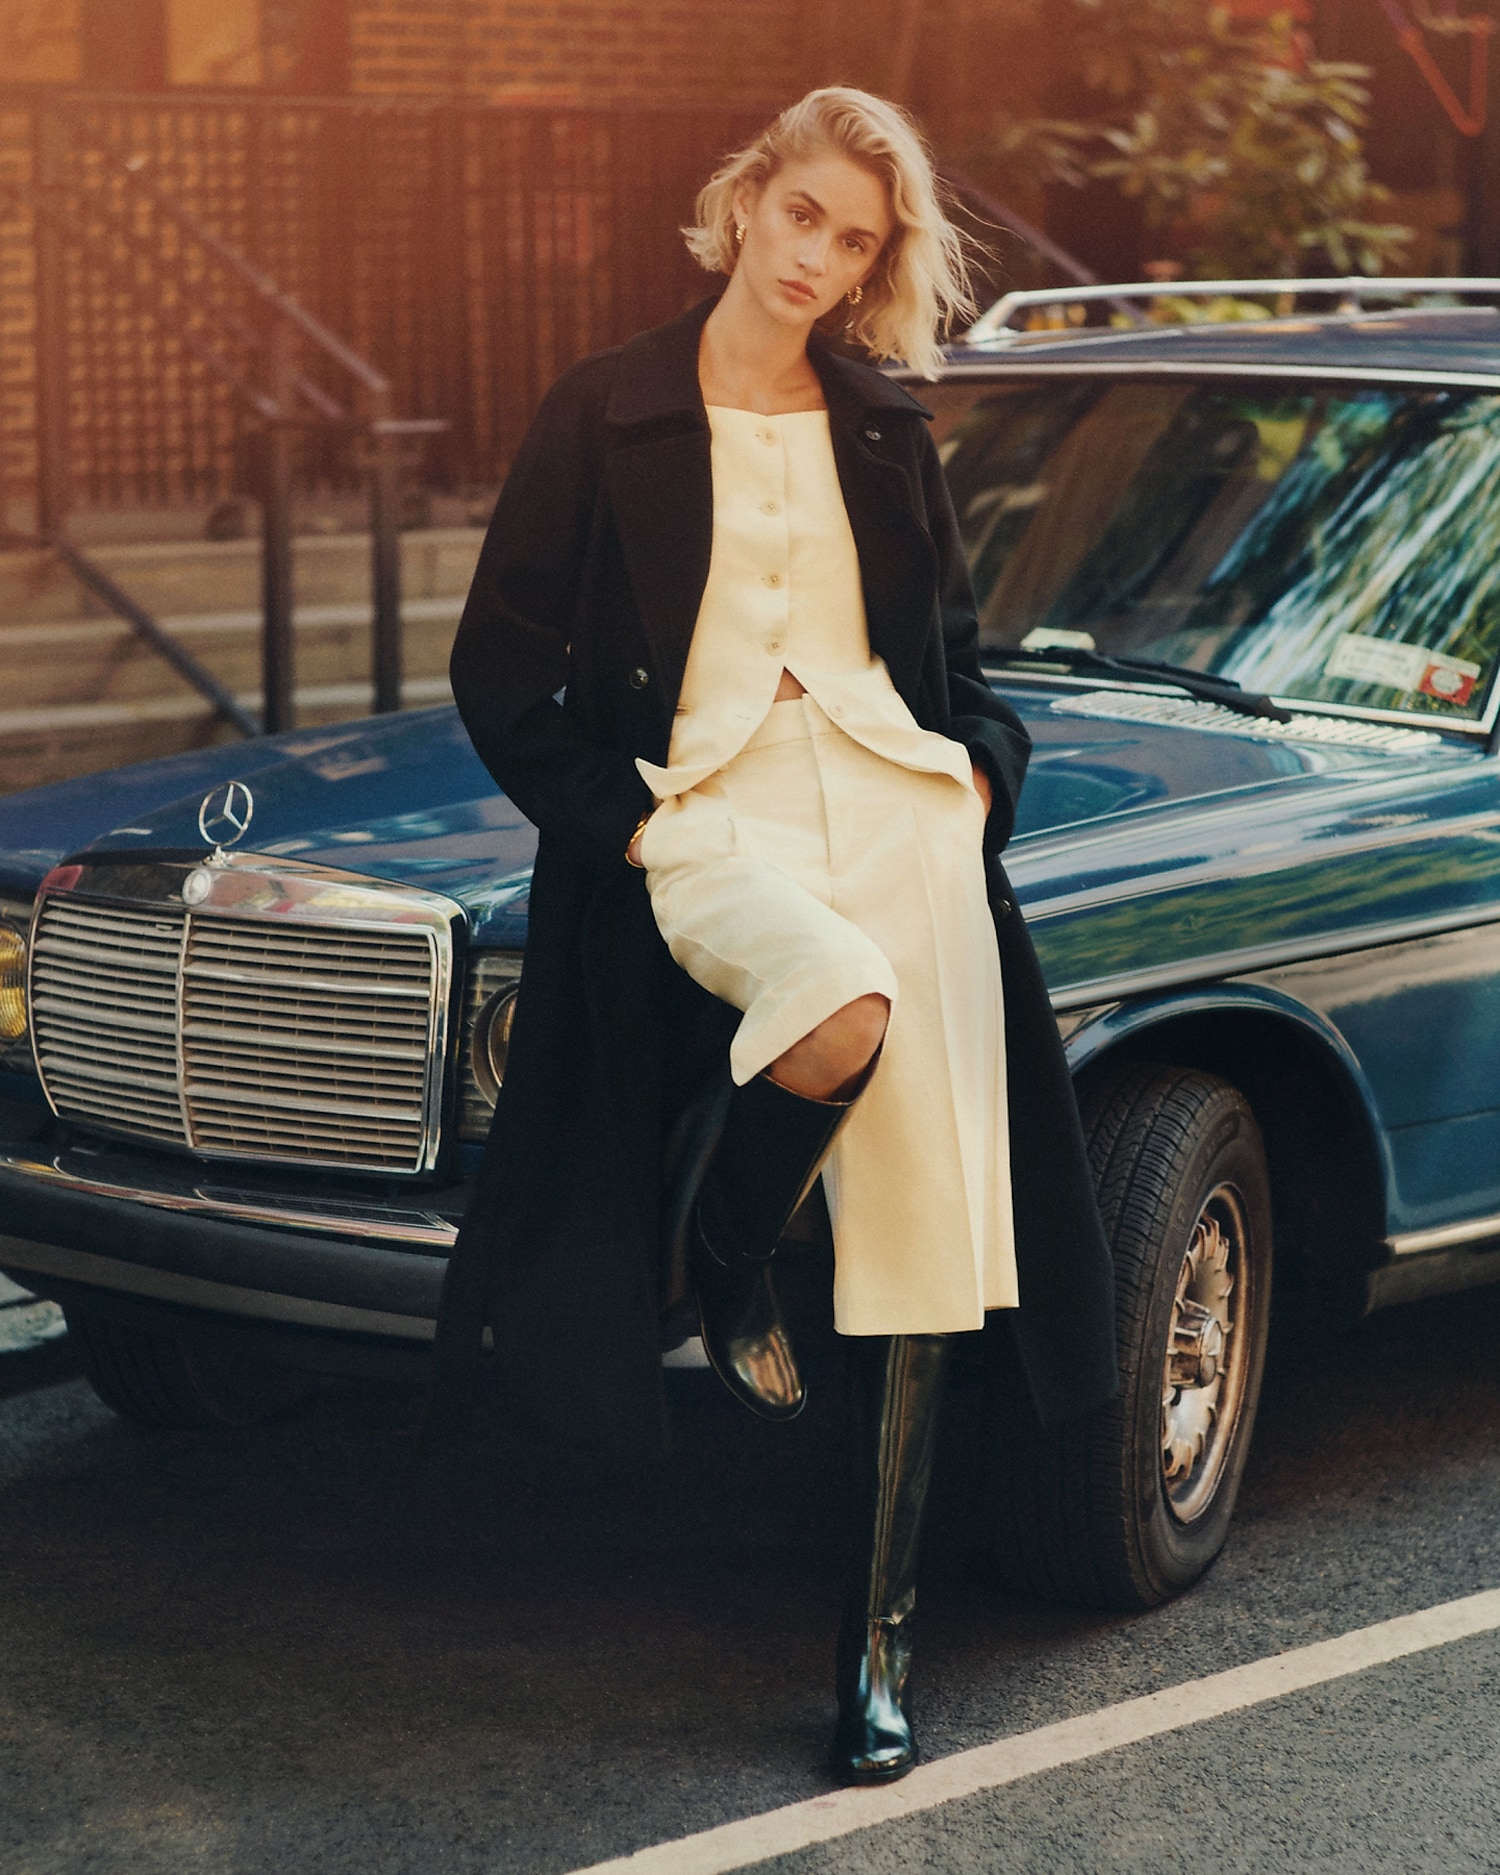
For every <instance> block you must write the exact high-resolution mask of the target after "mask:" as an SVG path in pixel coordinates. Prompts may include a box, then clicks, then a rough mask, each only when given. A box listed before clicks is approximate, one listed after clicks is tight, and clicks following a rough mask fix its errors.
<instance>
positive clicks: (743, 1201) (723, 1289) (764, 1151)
mask: <svg viewBox="0 0 1500 1875" xmlns="http://www.w3.org/2000/svg"><path fill="white" fill-rule="evenodd" d="M874 1070H875V1063H874V1061H871V1063H870V1065H869V1066H868V1067H867V1068H866V1069H865V1070H864V1072H863V1073H862V1074H861V1075H860V1077H859V1079H858V1082H857V1083H856V1085H854V1086H853V1087H852V1088H848V1089H845V1090H844V1091H843V1093H842V1094H841V1096H840V1098H839V1099H837V1100H813V1099H810V1098H808V1097H807V1096H806V1095H803V1094H794V1093H793V1092H792V1091H791V1089H790V1088H786V1087H782V1086H781V1085H780V1083H779V1082H777V1081H773V1080H771V1079H770V1077H769V1076H768V1075H765V1074H758V1075H756V1076H755V1078H754V1079H753V1080H750V1081H747V1082H746V1083H745V1085H744V1086H743V1087H733V1086H727V1087H726V1086H725V1085H723V1084H721V1086H720V1087H719V1089H718V1090H717V1092H716V1094H715V1095H712V1096H710V1097H709V1098H708V1099H707V1100H706V1101H705V1102H704V1103H703V1105H702V1107H701V1109H700V1115H699V1119H698V1123H697V1125H696V1127H695V1128H694V1136H693V1138H692V1141H691V1143H690V1144H689V1145H688V1147H687V1148H686V1149H685V1150H684V1152H683V1155H682V1158H681V1161H680V1163H679V1165H678V1167H677V1168H676V1172H675V1176H674V1178H673V1180H672V1199H671V1202H670V1205H669V1212H668V1239H669V1248H668V1256H669V1257H670V1258H673V1259H674V1260H676V1259H681V1260H682V1261H684V1262H685V1264H686V1267H687V1269H688V1270H689V1271H690V1272H691V1276H692V1280H693V1285H694V1287H695V1289H696V1291H697V1296H698V1318H699V1324H700V1327H701V1330H702V1335H703V1347H704V1351H705V1352H706V1353H707V1355H708V1358H709V1361H710V1363H711V1365H712V1366H713V1369H714V1371H715V1372H716V1373H717V1374H718V1376H719V1378H720V1379H721V1380H722V1381H723V1382H724V1384H725V1386H726V1387H728V1389H729V1391H730V1392H731V1393H732V1394H734V1396H735V1398H736V1399H738V1400H741V1401H743V1403H744V1404H745V1405H746V1406H748V1407H749V1408H750V1409H751V1411H752V1412H755V1413H759V1414H760V1415H761V1416H762V1417H763V1418H766V1419H792V1418H794V1417H795V1416H796V1415H797V1414H798V1413H800V1412H801V1410H802V1406H803V1402H804V1400H805V1398H806V1393H805V1391H804V1388H803V1385H802V1376H801V1374H800V1373H799V1371H798V1368H797V1361H796V1357H795V1355H794V1354H793V1352H792V1344H791V1338H790V1336H789V1335H788V1333H787V1327H786V1322H785V1319H784V1318H783V1316H782V1313H781V1305H780V1303H779V1301H778V1300H777V1296H776V1288H775V1285H774V1283H773V1282H772V1280H771V1271H770V1267H769V1266H770V1261H771V1258H772V1257H773V1255H774V1254H775V1251H776V1245H777V1244H778V1242H779V1241H780V1239H781V1235H782V1232H783V1231H784V1230H785V1229H786V1227H787V1225H788V1224H789V1223H790V1222H791V1220H792V1217H793V1214H794V1213H795V1212H796V1210H797V1208H798V1206H799V1205H800V1204H801V1203H802V1201H803V1199H804V1198H806V1196H807V1194H808V1193H809V1192H810V1191H811V1190H812V1187H813V1182H814V1180H815V1179H816V1178H817V1177H818V1174H819V1173H820V1172H821V1171H822V1169H823V1165H824V1162H825V1161H826V1160H827V1158H828V1155H829V1153H830V1152H831V1151H832V1150H833V1143H834V1141H835V1139H836V1138H837V1137H838V1133H839V1129H840V1127H842V1126H843V1124H844V1122H845V1120H847V1119H848V1117H849V1114H850V1111H851V1110H852V1108H853V1106H854V1102H855V1101H856V1100H857V1099H858V1098H859V1095H860V1094H861V1093H863V1091H864V1089H865V1087H866V1086H867V1085H868V1084H869V1079H870V1076H871V1074H873V1073H874ZM726 1080H727V1074H726Z"/></svg>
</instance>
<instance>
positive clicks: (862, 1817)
mask: <svg viewBox="0 0 1500 1875" xmlns="http://www.w3.org/2000/svg"><path fill="white" fill-rule="evenodd" d="M1496 1628H1500V1589H1488V1590H1486V1591H1485V1592H1484V1593H1483V1594H1481V1595H1467V1596H1464V1597H1463V1598H1462V1600H1459V1601H1453V1602H1440V1603H1439V1604H1438V1606H1437V1607H1436V1608H1424V1609H1422V1610H1420V1611H1419V1612H1418V1613H1417V1614H1414V1615H1398V1616H1397V1617H1396V1619H1395V1620H1393V1621H1380V1622H1377V1623H1376V1624H1375V1625H1374V1626H1373V1627H1368V1628H1356V1629H1355V1630H1354V1632H1353V1633H1352V1634H1341V1635H1340V1636H1339V1637H1338V1638H1337V1639H1336V1640H1332V1641H1315V1642H1314V1643H1313V1644H1312V1645H1311V1646H1309V1647H1294V1648H1292V1649H1290V1650H1289V1651H1288V1652H1287V1653H1284V1654H1272V1655H1271V1656H1270V1657H1269V1658H1267V1659H1265V1660H1252V1661H1250V1662H1249V1663H1248V1664H1247V1665H1245V1666H1243V1667H1231V1668H1230V1669H1229V1670H1228V1671H1227V1672H1224V1673H1211V1674H1209V1675H1208V1677H1207V1678H1206V1679H1202V1680H1189V1681H1187V1682H1186V1683H1185V1684H1183V1685H1181V1686H1169V1687H1166V1688H1164V1689H1163V1691H1161V1692H1159V1693H1148V1694H1147V1695H1146V1696H1145V1698H1143V1699H1127V1700H1123V1701H1122V1702H1121V1703H1120V1704H1119V1705H1117V1706H1105V1707H1103V1708H1101V1710H1100V1711H1098V1712H1088V1713H1084V1714H1083V1715H1082V1716H1081V1717H1079V1718H1076V1719H1063V1720H1061V1721H1059V1723H1057V1724H1056V1725H1043V1726H1039V1727H1038V1728H1037V1730H1036V1731H1034V1732H1021V1733H1018V1734H1017V1735H1016V1736H1015V1737H1013V1738H1002V1739H998V1740H997V1741H996V1742H995V1743H994V1744H993V1745H979V1746H976V1747H975V1748H974V1749H973V1750H972V1751H959V1752H955V1753H954V1754H953V1756H952V1757H949V1758H940V1759H938V1760H937V1762H936V1763H934V1764H925V1765H919V1766H918V1768H917V1769H916V1770H915V1771H913V1772H912V1773H911V1775H910V1776H909V1777H906V1778H903V1779H902V1780H901V1782H900V1783H898V1784H891V1785H887V1786H886V1787H885V1788H883V1789H882V1788H880V1787H876V1788H874V1789H868V1790H840V1791H834V1792H832V1793H830V1794H829V1795H828V1796H826V1797H811V1798H809V1799H808V1800H807V1801H806V1802H805V1803H792V1804H788V1805H786V1807H785V1808H784V1809H781V1810H768V1811H767V1812H766V1813H765V1814H764V1815H762V1816H747V1817H745V1818H743V1819H742V1820H741V1821H739V1822H737V1823H725V1824H722V1825H721V1826H720V1827H719V1828H718V1829H706V1830H703V1831H701V1832H700V1833H699V1834H698V1835H696V1836H683V1837H679V1838H678V1840H677V1841H675V1842H663V1843H654V1844H653V1845H652V1846H651V1847H650V1848H649V1849H639V1850H637V1851H636V1853H635V1854H634V1855H626V1856H618V1857H616V1858H615V1859H614V1860H613V1861H610V1862H594V1863H590V1864H589V1866H588V1867H587V1868H580V1869H574V1870H573V1871H572V1872H571V1875H728V1871H730V1870H733V1869H744V1868H750V1867H751V1866H752V1865H753V1864H755V1863H757V1862H765V1861H769V1860H770V1859H771V1857H773V1856H781V1855H791V1854H793V1853H794V1852H795V1851H796V1850H798V1849H807V1848H810V1847H811V1846H812V1845H813V1844H814V1843H819V1842H828V1841H830V1840H832V1839H833V1838H834V1837H836V1836H848V1835H852V1834H853V1833H854V1832H855V1831H857V1830H862V1829H870V1828H871V1827H873V1826H874V1825H875V1824H877V1823H887V1822H891V1821H893V1820H894V1819H896V1818H898V1817H903V1816H914V1815H917V1814H918V1813H920V1812H921V1811H923V1810H934V1809H937V1808H938V1807H939V1806H940V1805H941V1804H945V1803H954V1802H956V1801H957V1800H958V1799H959V1798H962V1797H972V1796H975V1795H976V1794H977V1793H978V1792H980V1791H984V1790H995V1789H997V1788H998V1787H999V1786H1000V1785H1002V1784H1014V1783H1015V1782H1016V1781H1017V1780H1018V1779H1020V1778H1023V1777H1034V1776H1035V1775H1036V1774H1037V1773H1038V1772H1039V1771H1052V1770H1056V1769H1057V1768H1058V1766H1059V1765H1064V1764H1076V1763H1078V1762H1079V1760H1080V1759H1083V1758H1095V1757H1098V1756H1099V1755H1100V1754H1101V1753H1102V1752H1106V1751H1116V1750H1118V1749H1119V1747H1120V1746H1121V1745H1133V1744H1137V1743H1139V1742H1140V1740H1142V1739H1145V1738H1156V1737H1158V1736H1159V1735H1160V1734H1161V1733H1163V1732H1175V1731H1179V1730H1181V1728H1182V1727H1183V1726H1187V1725H1198V1724H1201V1723H1202V1722H1203V1721H1204V1720H1205V1719H1217V1718H1219V1717H1221V1716H1222V1715H1223V1714H1224V1713H1226V1712H1241V1711H1243V1710H1244V1709H1245V1708H1246V1707H1248V1706H1259V1705H1263V1704H1264V1703H1265V1702H1266V1701H1267V1700H1270V1699H1280V1698H1281V1697H1282V1696H1283V1695H1284V1694H1286V1693H1296V1692H1301V1691H1303V1690H1304V1689H1305V1688H1307V1687H1309V1686H1322V1685H1325V1684H1326V1683H1327V1682H1328V1681H1330V1680H1341V1679H1344V1678H1345V1677H1346V1676H1347V1675H1349V1674H1351V1673H1362V1672H1364V1670H1365V1669H1366V1668H1367V1667H1378V1666H1380V1665H1382V1664H1383V1663H1384V1662H1386V1661H1388V1660H1400V1659H1402V1658H1403V1657H1404V1656H1406V1655H1407V1654H1420V1653H1423V1652H1425V1651H1426V1650H1427V1649H1428V1648H1430V1647H1446V1646H1447V1645H1448V1644H1449V1642H1451V1641H1461V1640H1464V1639H1466V1638H1467V1637H1468V1636H1470V1635H1473V1634H1487V1633H1490V1632H1492V1631H1493V1630H1495V1629H1496Z"/></svg>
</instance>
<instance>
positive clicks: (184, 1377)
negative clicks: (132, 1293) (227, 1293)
mask: <svg viewBox="0 0 1500 1875" xmlns="http://www.w3.org/2000/svg"><path fill="white" fill-rule="evenodd" d="M64 1313H65V1314H66V1316H67V1318H68V1337H69V1340H70V1341H71V1342H72V1344H73V1346H74V1347H75V1348H76V1349H77V1350H78V1356H79V1359H80V1361H81V1362H82V1364H83V1371H84V1376H85V1378H86V1379H87V1380H88V1383H89V1385H90V1386H91V1387H92V1388H93V1389H94V1391H95V1393H97V1394H98V1396H99V1398H100V1399H101V1400H102V1401H103V1402H104V1404H105V1405H106V1406H107V1407H109V1408H110V1410H111V1411H112V1412H116V1413H118V1414H119V1415H120V1417H121V1418H122V1419H128V1420H130V1421H132V1422H133V1423H134V1424H135V1425H137V1426H147V1427H150V1428H151V1430H152V1431H155V1432H201V1431H206V1430H208V1429H210V1428H212V1427H224V1426H253V1425H256V1424H258V1423H259V1422H260V1421H261V1420H264V1419H271V1418H273V1417H275V1415H276V1414H278V1413H284V1412H287V1411H288V1410H289V1409H290V1408H292V1407H293V1406H296V1405H298V1404H299V1403H300V1402H301V1401H302V1400H304V1399H306V1398H307V1396H308V1395H309V1394H310V1393H311V1392H312V1391H313V1389H314V1388H315V1387H316V1385H317V1381H316V1379H315V1378H314V1377H313V1376H312V1375H310V1374H304V1373H299V1372H297V1371H295V1370H294V1369H291V1368H282V1367H271V1366H268V1365H266V1364H265V1363H264V1362H261V1361H250V1360H246V1359H245V1358H244V1357H243V1356H242V1355H238V1354H229V1353H223V1352H220V1351H219V1350H218V1349H212V1348H207V1347H201V1348H200V1347H195V1346H193V1345H192V1344H191V1343H188V1342H184V1341H179V1340H178V1339H177V1337H176V1336H174V1335H168V1334H162V1333H159V1332H157V1331H155V1330H153V1329H147V1328H137V1327H135V1326H133V1325H130V1324H127V1323H124V1322H115V1321H110V1320H109V1319H107V1318H106V1317H104V1316H102V1315H95V1314H93V1313H91V1312H90V1311H88V1310H86V1309H80V1308H78V1307H76V1306H69V1307H68V1308H67V1309H65V1311H64Z"/></svg>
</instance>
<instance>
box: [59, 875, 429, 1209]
mask: <svg viewBox="0 0 1500 1875" xmlns="http://www.w3.org/2000/svg"><path fill="white" fill-rule="evenodd" d="M263 863H264V862H263ZM91 870H92V869H91ZM100 870H101V871H102V869H100ZM155 870H156V871H165V870H167V869H165V868H157V869H155ZM186 870H187V869H186V868H181V867H179V868H176V869H175V871H174V873H173V878H174V880H175V882H176V883H177V884H179V885H180V883H181V881H182V879H183V876H184V873H185V872H186ZM310 875H313V869H310V868H309V869H307V872H306V873H296V874H292V875H290V877H288V876H282V875H270V874H260V875H254V874H246V873H244V872H240V873H230V872H227V871H226V872H223V873H213V874H209V873H208V869H206V868H204V869H199V870H198V872H197V873H196V874H195V875H194V876H195V878H197V879H199V880H202V879H203V878H204V877H205V876H207V878H208V883H207V886H206V888H204V889H206V891H207V892H208V895H209V896H208V902H206V903H200V904H198V905H195V906H194V907H193V908H192V909H191V910H188V909H186V908H179V909H176V910H174V909H172V908H171V907H164V908H162V909H161V910H154V909H146V908H144V907H140V908H137V907H135V906H128V905H127V906H121V905H118V904H109V903H100V902H98V901H97V900H94V899H91V898H89V897H87V896H85V895H84V893H83V891H81V890H78V889H75V890H72V891H67V892H61V893H56V894H48V893H46V892H45V891H44V895H43V898H42V902H41V907H40V910H39V913H38V917H37V922H36V927H35V933H34V938H33V945H32V964H31V970H32V977H31V986H32V987H31V994H32V1004H31V1007H32V1023H33V1032H34V1037H35V1044H36V1054H37V1063H38V1068H39V1070H40V1073H41V1076H42V1083H43V1086H44V1087H45V1089H46V1092H47V1095H48V1098H49V1099H50V1101H51V1102H52V1105H53V1107H54V1108H55V1110H56V1111H57V1113H58V1114H59V1115H60V1116H62V1117H63V1118H65V1119H72V1120H77V1121H79V1122H81V1123H83V1124H91V1125H93V1126H96V1127H103V1128H107V1129H108V1130H109V1131H111V1132H116V1133H125V1134H129V1135H132V1136H135V1137H143V1138H148V1139H153V1140H157V1141H161V1142H163V1143H167V1144H171V1145H175V1146H178V1147H183V1148H186V1149H187V1150H189V1151H191V1152H196V1153H201V1154H203V1155H204V1156H206V1157H210V1158H233V1159H250V1160H259V1161H266V1162H276V1163H282V1164H286V1163H292V1164H303V1165H311V1166H321V1167H330V1168H331V1167H338V1168H343V1169H348V1170H360V1171H384V1172H389V1173H413V1172H422V1171H427V1170H430V1169H431V1167H432V1164H433V1161H434V1159H435V1156H436V1150H437V1140H438V1122H439V1118H440V1112H441V1095H442V1073H443V1060H444V1053H445V1038H446V1034H447V1002H448V984H449V981H450V968H451V933H450V928H449V925H448V921H447V919H446V917H444V916H443V915H442V913H441V910H440V909H438V908H439V907H440V906H441V905H442V902H441V901H438V900H436V898H435V897H434V895H431V894H417V893H412V894H408V895H403V894H402V893H401V892H399V891H393V890H389V889H383V888H379V887H377V886H374V885H371V884H370V883H368V882H364V881H361V882H360V883H359V884H358V885H355V886H349V885H347V884H344V885H343V886H342V888H341V889H339V890H333V889H332V888H331V887H330V886H329V885H328V882H327V879H326V878H324V879H322V880H320V879H318V878H317V877H316V876H315V875H313V876H310ZM333 877H334V878H335V879H339V880H343V879H346V878H347V875H333ZM261 888H265V889H261ZM292 888H295V889H292ZM215 899H220V900H223V901H225V902H224V903H223V905H222V906H221V905H219V904H216V903H215V902H214V900H215ZM262 904H264V905H265V906H267V908H268V909H267V910H266V911H265V912H263V913H262V914H261V915H249V916H247V915H243V913H244V912H245V910H246V909H247V908H249V909H252V910H254V911H257V912H258V911H260V908H261V905H262ZM271 907H274V910H272V909H270V908H271ZM237 914H239V915H237Z"/></svg>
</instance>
